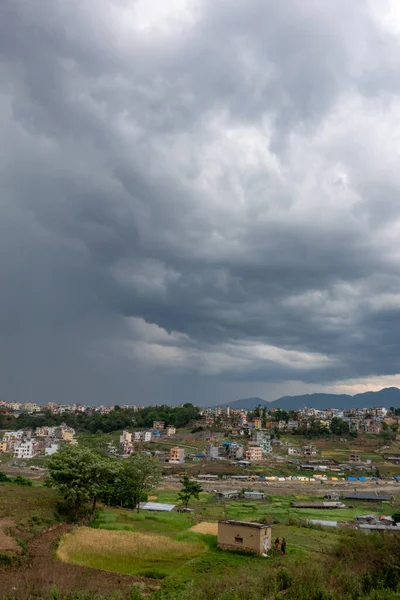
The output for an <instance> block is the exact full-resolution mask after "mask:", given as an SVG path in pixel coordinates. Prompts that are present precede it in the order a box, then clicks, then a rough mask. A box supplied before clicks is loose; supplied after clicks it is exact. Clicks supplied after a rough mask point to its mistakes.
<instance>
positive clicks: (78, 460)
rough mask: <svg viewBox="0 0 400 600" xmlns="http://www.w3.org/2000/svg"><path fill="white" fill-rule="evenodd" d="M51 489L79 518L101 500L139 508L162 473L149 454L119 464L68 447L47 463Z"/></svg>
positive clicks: (80, 448)
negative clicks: (89, 505) (87, 508)
mask: <svg viewBox="0 0 400 600" xmlns="http://www.w3.org/2000/svg"><path fill="white" fill-rule="evenodd" d="M47 466H48V470H49V478H48V481H47V485H49V486H50V487H53V488H55V489H56V490H57V491H58V492H59V494H60V495H61V496H62V497H63V499H64V501H65V502H66V505H67V509H68V508H69V509H70V510H71V511H72V512H73V514H74V516H75V517H78V516H79V514H80V512H81V511H82V509H83V508H84V507H85V506H86V505H88V504H89V503H91V507H92V511H94V510H95V508H96V502H97V499H101V500H103V501H104V502H105V503H107V504H110V505H117V506H124V507H127V508H137V509H138V510H139V503H140V502H141V501H143V500H145V499H146V497H147V493H148V492H149V491H151V490H152V489H153V488H154V487H155V486H156V485H157V484H158V483H159V481H160V478H161V469H160V466H159V463H158V461H157V460H156V459H154V458H152V457H151V456H149V455H148V454H134V455H132V456H130V457H129V458H128V459H127V460H121V461H118V460H116V459H114V458H109V457H107V456H104V455H103V454H101V453H99V452H96V451H93V450H91V449H90V448H87V447H82V446H66V447H65V448H63V449H62V450H60V451H59V452H57V453H56V454H54V455H53V456H52V457H51V458H50V459H49V461H48V463H47Z"/></svg>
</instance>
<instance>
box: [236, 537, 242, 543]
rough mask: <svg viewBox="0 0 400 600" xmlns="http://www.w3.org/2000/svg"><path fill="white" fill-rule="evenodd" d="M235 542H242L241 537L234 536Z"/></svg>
mask: <svg viewBox="0 0 400 600" xmlns="http://www.w3.org/2000/svg"><path fill="white" fill-rule="evenodd" d="M235 542H236V544H243V538H242V537H239V536H236V537H235Z"/></svg>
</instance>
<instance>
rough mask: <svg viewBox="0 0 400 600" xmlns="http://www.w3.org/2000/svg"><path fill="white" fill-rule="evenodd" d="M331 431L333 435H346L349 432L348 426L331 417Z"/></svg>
mask: <svg viewBox="0 0 400 600" xmlns="http://www.w3.org/2000/svg"><path fill="white" fill-rule="evenodd" d="M331 431H332V433H333V434H334V435H343V434H347V433H349V431H350V428H349V424H348V423H347V422H346V421H343V419H339V417H333V419H332V421H331Z"/></svg>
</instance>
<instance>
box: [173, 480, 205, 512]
mask: <svg viewBox="0 0 400 600" xmlns="http://www.w3.org/2000/svg"><path fill="white" fill-rule="evenodd" d="M181 484H182V488H181V490H180V492H179V494H178V500H179V502H181V503H182V504H183V505H184V506H185V507H186V508H187V507H188V504H189V502H190V499H191V498H196V500H198V499H199V494H200V492H202V491H203V488H202V487H201V485H200V484H199V483H198V482H197V481H194V480H193V479H190V477H189V475H186V474H185V475H183V476H182V479H181Z"/></svg>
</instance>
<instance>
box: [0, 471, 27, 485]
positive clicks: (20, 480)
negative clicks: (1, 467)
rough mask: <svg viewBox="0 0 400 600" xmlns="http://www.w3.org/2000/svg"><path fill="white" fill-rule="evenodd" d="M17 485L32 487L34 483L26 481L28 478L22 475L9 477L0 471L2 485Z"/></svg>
mask: <svg viewBox="0 0 400 600" xmlns="http://www.w3.org/2000/svg"><path fill="white" fill-rule="evenodd" d="M6 482H7V483H16V484H17V485H27V486H31V485H32V481H31V480H30V479H26V477H22V475H17V476H16V477H9V476H8V475H6V474H5V473H2V472H1V471H0V483H6Z"/></svg>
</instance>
